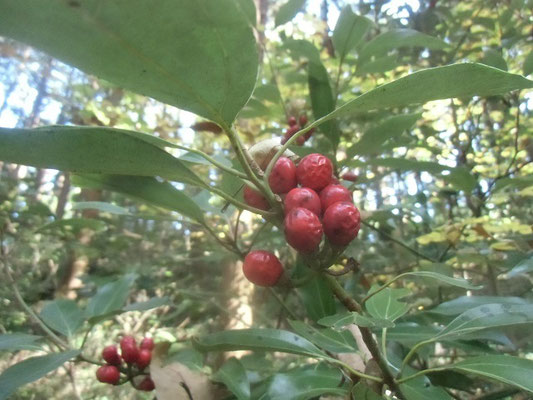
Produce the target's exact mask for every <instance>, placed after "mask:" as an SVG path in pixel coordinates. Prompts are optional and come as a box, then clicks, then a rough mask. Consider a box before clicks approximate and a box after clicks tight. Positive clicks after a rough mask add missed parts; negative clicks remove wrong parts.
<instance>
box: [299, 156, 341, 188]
mask: <svg viewBox="0 0 533 400" xmlns="http://www.w3.org/2000/svg"><path fill="white" fill-rule="evenodd" d="M296 177H297V178H298V182H299V183H300V185H302V186H303V187H308V188H311V189H313V190H316V191H317V192H318V191H319V190H322V189H323V188H325V187H326V186H328V185H329V184H330V183H331V179H332V177H333V164H332V163H331V161H330V159H329V158H327V157H326V156H324V155H322V154H318V153H313V154H309V155H307V156H305V157H304V158H302V160H301V161H300V163H299V164H298V167H296Z"/></svg>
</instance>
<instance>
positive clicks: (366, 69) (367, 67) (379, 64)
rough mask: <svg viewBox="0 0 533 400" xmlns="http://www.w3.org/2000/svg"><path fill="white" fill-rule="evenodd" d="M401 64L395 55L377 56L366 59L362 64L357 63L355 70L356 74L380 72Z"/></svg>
mask: <svg viewBox="0 0 533 400" xmlns="http://www.w3.org/2000/svg"><path fill="white" fill-rule="evenodd" d="M399 65H401V64H400V63H399V61H398V56H397V55H390V56H383V57H378V58H376V59H375V60H373V61H368V62H366V63H364V64H363V65H359V66H358V67H357V69H356V70H355V74H356V75H357V76H364V75H366V74H381V73H384V72H387V71H390V70H392V69H394V68H396V67H397V66H399Z"/></svg>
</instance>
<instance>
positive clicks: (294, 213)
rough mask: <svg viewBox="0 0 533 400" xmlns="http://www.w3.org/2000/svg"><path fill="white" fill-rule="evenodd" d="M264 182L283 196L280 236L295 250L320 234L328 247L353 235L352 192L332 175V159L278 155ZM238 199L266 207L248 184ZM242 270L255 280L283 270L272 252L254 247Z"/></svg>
mask: <svg viewBox="0 0 533 400" xmlns="http://www.w3.org/2000/svg"><path fill="white" fill-rule="evenodd" d="M269 185H270V188H271V189H272V191H273V192H274V193H276V194H279V195H281V196H282V197H283V198H284V201H283V204H284V213H285V219H284V230H285V238H286V240H287V242H288V243H289V244H290V245H291V246H292V247H293V248H294V249H296V250H297V251H299V252H301V253H304V254H312V253H314V252H316V251H317V250H318V249H319V246H320V243H321V241H322V237H323V235H325V236H326V238H327V241H328V242H329V244H330V245H331V246H333V247H344V246H347V245H348V244H349V243H350V242H351V241H352V240H353V239H354V238H355V237H357V234H358V232H359V228H360V224H361V216H360V214H359V210H358V209H357V208H356V207H355V206H354V205H353V199H352V193H351V192H350V191H349V190H348V189H347V188H346V187H344V186H343V185H341V184H340V183H339V181H338V180H337V179H336V178H335V177H334V175H333V164H332V163H331V160H329V159H328V158H327V157H326V156H324V155H322V154H318V153H314V154H309V155H307V156H305V157H304V158H302V160H301V161H300V162H299V163H298V166H296V165H295V164H294V163H293V162H292V161H291V160H290V159H289V158H287V157H280V158H279V159H278V160H277V161H276V163H275V165H274V168H273V169H272V172H271V174H270V176H269ZM298 185H299V186H298ZM244 199H245V201H246V202H247V203H248V204H249V205H251V206H253V207H257V208H260V209H263V210H268V209H269V208H270V205H269V203H268V201H267V199H266V198H265V197H263V196H262V194H261V193H259V192H258V191H256V190H254V189H252V188H251V187H249V186H246V187H245V190H244ZM243 272H244V275H245V276H246V278H248V280H250V281H251V282H253V283H255V284H257V285H261V286H273V285H275V284H276V283H277V282H278V280H279V279H280V277H281V275H282V274H283V267H282V265H281V263H280V261H279V260H278V258H277V257H276V256H275V255H274V254H272V253H270V252H268V251H264V250H256V251H252V252H250V253H249V254H248V255H247V256H246V257H245V259H244V265H243Z"/></svg>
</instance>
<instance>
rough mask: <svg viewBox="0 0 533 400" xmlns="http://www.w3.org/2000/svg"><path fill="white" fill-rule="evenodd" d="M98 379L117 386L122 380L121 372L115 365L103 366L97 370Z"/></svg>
mask: <svg viewBox="0 0 533 400" xmlns="http://www.w3.org/2000/svg"><path fill="white" fill-rule="evenodd" d="M96 379H98V380H99V381H100V382H103V383H109V384H111V385H116V384H117V383H118V381H119V380H120V371H119V370H118V368H117V367H115V366H114V365H103V366H101V367H100V368H98V369H97V370H96Z"/></svg>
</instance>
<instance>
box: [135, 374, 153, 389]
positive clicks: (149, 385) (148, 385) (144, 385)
mask: <svg viewBox="0 0 533 400" xmlns="http://www.w3.org/2000/svg"><path fill="white" fill-rule="evenodd" d="M137 389H139V390H143V391H145V392H151V391H152V390H154V389H155V384H154V381H153V380H152V378H150V377H149V376H147V377H146V378H144V379H143V380H142V381H141V382H140V383H139V384H138V385H137Z"/></svg>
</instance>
